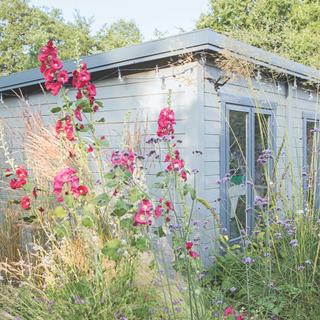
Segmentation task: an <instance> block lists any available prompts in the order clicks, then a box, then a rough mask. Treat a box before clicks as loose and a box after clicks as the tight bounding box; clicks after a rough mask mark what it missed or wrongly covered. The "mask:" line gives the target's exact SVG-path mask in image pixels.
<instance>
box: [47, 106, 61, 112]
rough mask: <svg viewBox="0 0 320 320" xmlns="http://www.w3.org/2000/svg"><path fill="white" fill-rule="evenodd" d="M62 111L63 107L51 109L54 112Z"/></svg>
mask: <svg viewBox="0 0 320 320" xmlns="http://www.w3.org/2000/svg"><path fill="white" fill-rule="evenodd" d="M60 111H61V108H60V107H56V108H52V109H51V110H50V112H52V113H58V112H60Z"/></svg>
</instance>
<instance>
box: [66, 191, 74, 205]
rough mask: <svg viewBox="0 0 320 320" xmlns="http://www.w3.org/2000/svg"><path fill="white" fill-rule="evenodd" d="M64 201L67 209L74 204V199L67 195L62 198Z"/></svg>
mask: <svg viewBox="0 0 320 320" xmlns="http://www.w3.org/2000/svg"><path fill="white" fill-rule="evenodd" d="M64 201H65V203H66V205H67V206H68V207H72V206H73V204H74V198H73V195H72V194H68V195H66V196H65V197H64Z"/></svg>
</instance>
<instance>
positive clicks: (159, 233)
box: [154, 226, 166, 238]
mask: <svg viewBox="0 0 320 320" xmlns="http://www.w3.org/2000/svg"><path fill="white" fill-rule="evenodd" d="M154 234H156V235H157V236H159V238H162V237H165V236H166V234H165V233H164V231H163V229H162V226H160V227H158V228H157V230H156V231H154Z"/></svg>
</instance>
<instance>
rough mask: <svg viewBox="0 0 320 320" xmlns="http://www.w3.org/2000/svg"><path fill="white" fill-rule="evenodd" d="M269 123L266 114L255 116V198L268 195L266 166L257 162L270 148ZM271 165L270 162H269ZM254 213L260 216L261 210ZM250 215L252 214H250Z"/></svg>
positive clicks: (268, 117) (257, 209)
mask: <svg viewBox="0 0 320 320" xmlns="http://www.w3.org/2000/svg"><path fill="white" fill-rule="evenodd" d="M269 122H270V116H269V115H265V114H257V113H256V114H255V115H254V185H255V197H261V198H265V197H266V196H267V194H268V184H267V178H266V172H265V165H263V164H261V163H259V162H258V161H257V160H258V159H259V157H260V155H262V154H263V151H264V150H267V149H271V148H270V140H269V139H270V138H269V128H270V126H269ZM268 163H269V162H268ZM255 209H256V210H254V211H252V212H251V214H253V212H255V213H256V215H258V214H259V208H258V207H256V208H255ZM249 214H250V213H249Z"/></svg>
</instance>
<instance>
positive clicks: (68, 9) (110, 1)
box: [29, 0, 209, 41]
mask: <svg viewBox="0 0 320 320" xmlns="http://www.w3.org/2000/svg"><path fill="white" fill-rule="evenodd" d="M29 3H30V4H33V5H35V6H46V7H49V8H51V7H54V8H58V9H62V12H63V16H64V19H65V21H73V14H74V12H75V9H78V10H79V11H80V15H81V16H86V17H92V16H94V22H93V24H92V34H95V33H96V32H97V31H98V30H99V29H100V28H101V27H102V26H103V24H105V23H107V24H108V26H110V25H111V24H112V23H113V22H116V21H118V20H119V19H124V20H125V21H129V20H131V19H133V20H135V22H136V24H137V25H138V27H139V29H140V31H141V33H142V34H143V36H144V40H145V41H148V40H151V39H154V38H155V37H154V30H155V28H157V29H158V30H160V31H161V32H165V31H168V32H169V33H168V34H167V35H168V36H172V35H175V34H178V33H179V30H178V29H177V28H184V29H185V30H186V31H192V30H193V29H194V28H195V24H196V21H197V20H198V19H199V17H200V14H201V13H202V12H203V13H207V12H208V11H209V7H208V3H209V0H157V1H155V0H136V1H132V0H54V1H52V0H49V1H48V0H30V1H29Z"/></svg>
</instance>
